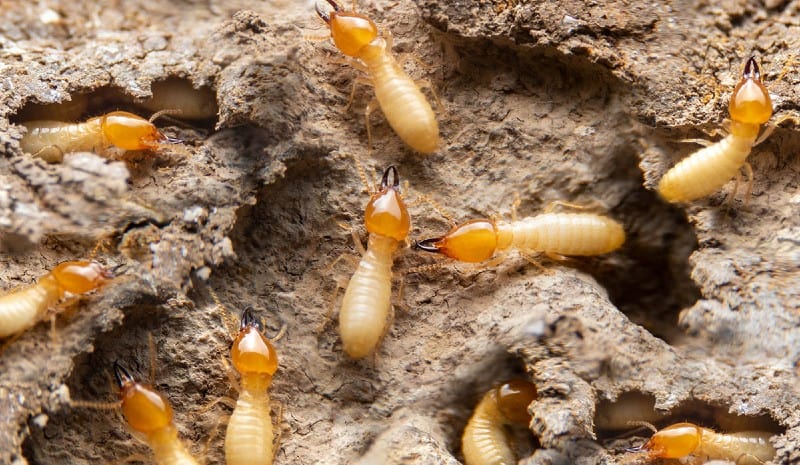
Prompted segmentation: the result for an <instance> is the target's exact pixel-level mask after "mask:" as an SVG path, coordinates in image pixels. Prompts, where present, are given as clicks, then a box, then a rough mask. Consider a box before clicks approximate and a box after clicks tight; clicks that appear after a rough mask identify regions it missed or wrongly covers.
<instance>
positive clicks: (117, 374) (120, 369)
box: [114, 360, 136, 388]
mask: <svg viewBox="0 0 800 465" xmlns="http://www.w3.org/2000/svg"><path fill="white" fill-rule="evenodd" d="M114 378H116V380H117V384H119V387H121V388H123V387H125V385H126V384H130V383H134V382H136V380H135V379H133V375H131V374H130V372H129V371H128V370H126V369H125V367H124V366H122V364H120V363H119V360H114Z"/></svg>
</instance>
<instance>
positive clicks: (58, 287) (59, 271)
mask: <svg viewBox="0 0 800 465" xmlns="http://www.w3.org/2000/svg"><path fill="white" fill-rule="evenodd" d="M113 277H114V273H113V272H112V271H111V270H108V269H106V268H105V267H104V266H103V265H101V264H100V263H98V262H95V261H69V262H64V263H61V264H59V265H57V266H56V267H55V268H53V270H52V271H50V272H49V273H47V274H45V275H44V276H42V277H41V278H39V282H37V283H36V284H32V285H30V286H27V287H24V288H22V289H20V290H17V291H14V292H11V293H10V294H6V295H4V296H2V297H0V338H2V337H6V336H10V335H12V334H17V333H19V332H22V331H24V330H26V329H28V328H30V327H32V326H33V325H35V324H36V323H38V322H39V321H40V320H41V319H42V317H43V316H44V314H45V312H46V311H47V309H49V308H50V307H52V306H53V305H55V304H56V303H57V302H58V301H59V300H61V299H62V298H64V297H65V296H66V295H67V294H68V293H69V294H84V293H87V292H90V291H92V290H95V289H97V288H99V287H100V286H102V285H103V284H105V283H107V282H108V281H109V280H110V279H112V278H113Z"/></svg>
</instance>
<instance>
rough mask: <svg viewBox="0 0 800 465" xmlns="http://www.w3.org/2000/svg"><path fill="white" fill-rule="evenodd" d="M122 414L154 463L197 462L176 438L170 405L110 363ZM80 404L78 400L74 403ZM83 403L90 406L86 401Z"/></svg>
mask: <svg viewBox="0 0 800 465" xmlns="http://www.w3.org/2000/svg"><path fill="white" fill-rule="evenodd" d="M114 376H115V377H116V379H117V383H118V384H119V387H120V391H119V399H120V402H121V407H122V414H123V415H124V416H125V420H126V421H127V422H128V425H130V427H131V428H133V430H134V431H136V432H138V433H141V434H142V435H143V439H144V441H145V442H146V443H147V445H148V446H150V448H151V449H152V450H153V455H154V456H155V461H156V463H157V464H158V465H198V462H197V460H195V458H194V457H192V456H191V454H189V452H188V451H187V450H186V447H185V446H184V445H183V442H182V441H181V440H180V439H179V438H178V430H177V428H176V427H175V423H174V421H173V413H172V406H171V405H170V403H169V401H168V400H167V398H166V397H164V396H163V395H162V394H161V393H159V392H157V391H156V390H155V389H153V388H152V387H150V386H145V385H143V384H141V383H138V382H137V381H136V380H135V379H134V378H133V376H131V374H130V373H129V372H128V370H126V369H125V368H124V367H123V366H122V365H120V364H119V363H117V362H115V363H114ZM78 405H80V404H78ZM84 405H87V406H92V405H91V404H90V403H85V404H84Z"/></svg>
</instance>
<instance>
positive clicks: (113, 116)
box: [20, 111, 180, 162]
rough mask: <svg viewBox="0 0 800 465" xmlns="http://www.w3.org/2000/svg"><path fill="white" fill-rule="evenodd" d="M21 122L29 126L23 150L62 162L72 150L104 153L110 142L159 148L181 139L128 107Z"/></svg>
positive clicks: (136, 147) (119, 145)
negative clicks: (78, 117)
mask: <svg viewBox="0 0 800 465" xmlns="http://www.w3.org/2000/svg"><path fill="white" fill-rule="evenodd" d="M158 115H159V114H156V115H154V116H153V118H151V120H152V119H154V118H155V117H157V116H158ZM22 125H23V126H25V127H26V128H27V129H28V132H27V133H26V134H25V135H24V136H22V140H20V147H21V148H22V150H23V151H24V152H27V153H30V154H32V155H35V156H39V157H41V158H43V159H44V160H46V161H48V162H60V161H61V160H62V158H63V156H64V154H65V153H69V152H80V151H87V152H98V153H100V154H104V153H105V151H106V150H107V149H108V148H109V147H111V146H114V147H117V148H120V149H122V150H158V149H160V148H162V147H165V146H174V144H176V143H178V142H180V141H179V140H178V139H172V138H169V137H167V136H165V135H164V134H162V133H161V132H160V131H159V130H158V128H156V126H155V125H154V124H153V123H152V122H151V121H148V120H146V119H144V118H142V117H141V116H138V115H135V114H133V113H128V112H126V111H112V112H111V113H107V114H105V115H103V116H96V117H94V118H90V119H88V120H87V121H85V122H83V123H67V122H63V121H51V120H37V121H27V122H23V123H22Z"/></svg>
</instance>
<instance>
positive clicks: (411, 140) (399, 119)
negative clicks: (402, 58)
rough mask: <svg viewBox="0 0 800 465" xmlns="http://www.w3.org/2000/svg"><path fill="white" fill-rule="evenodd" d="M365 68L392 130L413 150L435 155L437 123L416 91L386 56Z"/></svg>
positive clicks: (403, 73)
mask: <svg viewBox="0 0 800 465" xmlns="http://www.w3.org/2000/svg"><path fill="white" fill-rule="evenodd" d="M367 64H368V66H369V72H370V76H371V78H372V83H373V85H374V86H375V96H376V97H377V99H378V103H380V105H381V110H382V111H383V114H384V116H386V120H387V121H388V122H389V125H390V126H392V129H394V131H395V132H396V133H397V135H398V136H400V138H401V139H403V142H405V143H406V144H408V145H409V146H411V148H413V149H414V150H416V151H418V152H420V153H426V154H427V153H433V152H435V151H436V148H437V147H438V146H439V123H437V122H436V115H435V114H434V113H433V109H431V105H430V103H428V99H426V98H425V95H423V93H422V91H420V90H419V87H418V86H417V85H416V84H415V83H414V81H412V80H411V78H410V77H408V75H407V74H406V73H405V71H403V69H402V68H401V67H400V65H398V64H397V61H396V60H395V59H394V57H392V56H391V54H390V53H389V52H387V53H386V54H385V55H384V56H383V57H382V59H380V60H377V61H376V62H374V63H367Z"/></svg>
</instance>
